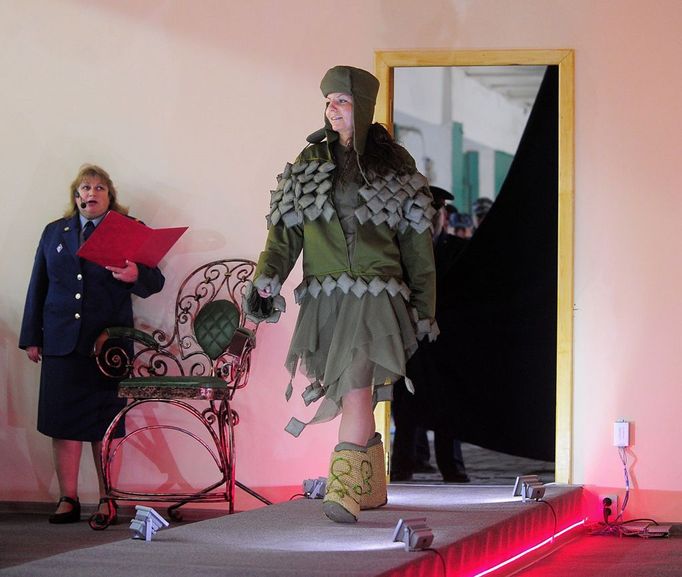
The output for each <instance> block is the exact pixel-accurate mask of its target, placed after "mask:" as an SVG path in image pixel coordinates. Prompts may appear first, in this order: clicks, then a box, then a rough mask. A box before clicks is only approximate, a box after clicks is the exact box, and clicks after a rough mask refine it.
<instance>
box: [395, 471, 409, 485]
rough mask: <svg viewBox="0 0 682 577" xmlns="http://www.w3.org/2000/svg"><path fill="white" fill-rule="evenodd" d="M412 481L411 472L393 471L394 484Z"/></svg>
mask: <svg viewBox="0 0 682 577" xmlns="http://www.w3.org/2000/svg"><path fill="white" fill-rule="evenodd" d="M411 480H412V473H410V472H409V471H391V481H392V482H393V483H400V482H405V481H411Z"/></svg>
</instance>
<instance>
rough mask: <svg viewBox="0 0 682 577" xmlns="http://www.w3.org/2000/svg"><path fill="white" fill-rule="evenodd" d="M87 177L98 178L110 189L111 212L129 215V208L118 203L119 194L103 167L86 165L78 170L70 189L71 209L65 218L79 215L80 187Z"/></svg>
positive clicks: (65, 214)
mask: <svg viewBox="0 0 682 577" xmlns="http://www.w3.org/2000/svg"><path fill="white" fill-rule="evenodd" d="M86 176H97V177H99V178H100V179H101V180H102V181H103V182H104V184H106V185H107V188H108V189H109V210H113V211H115V212H119V213H121V214H128V207H126V206H122V205H121V204H119V202H118V198H117V197H118V193H117V192H116V187H115V186H114V183H113V181H112V180H111V177H110V176H109V173H108V172H107V171H106V170H104V169H103V168H102V167H101V166H97V165H96V164H84V165H82V166H81V167H80V169H79V170H78V174H77V175H76V178H74V179H73V182H72V183H71V186H70V187H69V194H70V198H69V208H68V209H67V210H66V212H65V213H64V216H65V217H71V216H74V215H76V214H78V201H77V198H78V196H77V193H78V187H79V186H80V185H81V183H82V182H83V179H84V178H85V177H86Z"/></svg>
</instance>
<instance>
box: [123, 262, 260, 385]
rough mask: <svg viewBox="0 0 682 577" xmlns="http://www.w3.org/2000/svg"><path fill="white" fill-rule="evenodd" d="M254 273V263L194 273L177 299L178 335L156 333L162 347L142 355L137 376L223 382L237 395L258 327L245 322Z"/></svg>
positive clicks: (137, 360) (215, 265) (226, 264)
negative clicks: (245, 304)
mask: <svg viewBox="0 0 682 577" xmlns="http://www.w3.org/2000/svg"><path fill="white" fill-rule="evenodd" d="M255 269H256V263H254V262H253V261H249V260H243V259H226V260H216V261H213V262H209V263H207V264H204V265H202V266H200V267H199V268H197V269H195V270H193V271H192V272H190V273H189V274H188V275H187V277H185V279H184V280H183V281H182V283H181V285H180V288H179V289H178V292H177V296H176V299H175V309H174V310H175V318H174V324H173V332H172V333H171V334H168V333H167V332H166V331H164V330H162V329H156V330H153V331H152V332H151V337H152V338H153V340H154V342H155V343H157V345H156V346H155V347H153V348H152V347H149V346H146V347H145V348H143V349H142V350H139V349H138V350H137V352H136V354H135V361H134V363H133V364H134V365H135V366H134V368H133V374H134V375H136V376H140V377H144V376H150V375H157V376H164V375H169V376H171V375H186V376H189V375H193V376H218V377H220V378H221V379H223V380H224V381H225V382H226V383H227V385H228V386H229V387H230V388H231V389H232V392H233V391H234V390H235V389H238V388H242V387H244V386H245V385H246V382H247V380H248V373H249V368H250V353H251V350H252V349H253V348H254V346H255V334H256V329H257V325H256V324H254V323H252V322H250V321H248V320H247V319H246V315H245V314H244V312H243V311H242V296H243V294H244V290H245V289H246V284H247V282H248V281H250V280H251V278H252V276H253V272H254V271H255ZM138 342H139V341H138Z"/></svg>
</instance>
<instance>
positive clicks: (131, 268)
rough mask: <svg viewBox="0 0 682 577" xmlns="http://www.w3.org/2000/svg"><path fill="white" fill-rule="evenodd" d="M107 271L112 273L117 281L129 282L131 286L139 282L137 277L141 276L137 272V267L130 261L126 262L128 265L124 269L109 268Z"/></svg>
mask: <svg viewBox="0 0 682 577" xmlns="http://www.w3.org/2000/svg"><path fill="white" fill-rule="evenodd" d="M106 269H107V270H109V271H111V275H112V276H113V277H114V278H115V279H116V280H120V281H121V282H127V283H131V284H132V283H134V282H135V281H137V277H138V274H139V272H138V270H137V265H136V264H135V263H134V262H130V261H129V260H127V261H126V265H125V266H124V267H118V266H108V267H106Z"/></svg>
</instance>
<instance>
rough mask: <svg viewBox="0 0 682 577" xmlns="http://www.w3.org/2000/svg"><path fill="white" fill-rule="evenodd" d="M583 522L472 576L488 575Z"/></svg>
mask: <svg viewBox="0 0 682 577" xmlns="http://www.w3.org/2000/svg"><path fill="white" fill-rule="evenodd" d="M584 524H585V519H582V520H580V521H578V522H577V523H573V525H569V526H568V527H566V528H565V529H562V530H561V531H559V532H558V533H557V534H556V535H552V536H551V537H548V538H547V539H545V540H544V541H542V542H541V543H538V544H537V545H534V546H533V547H530V548H528V549H526V550H525V551H521V553H519V554H518V555H514V556H513V557H511V558H509V559H507V560H506V561H502V562H501V563H498V564H497V565H495V566H494V567H491V568H490V569H486V570H485V571H481V572H480V573H476V575H473V577H483V575H488V573H492V572H493V571H497V570H498V569H500V568H501V567H504V566H505V565H509V563H513V562H514V561H516V560H517V559H520V558H521V557H523V556H524V555H527V554H528V553H532V552H533V551H535V550H536V549H539V548H540V547H543V546H544V545H547V544H548V543H551V542H552V541H554V539H556V538H557V537H560V536H561V535H563V534H564V533H567V532H568V531H571V530H572V529H575V528H576V527H579V526H580V525H584Z"/></svg>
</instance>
